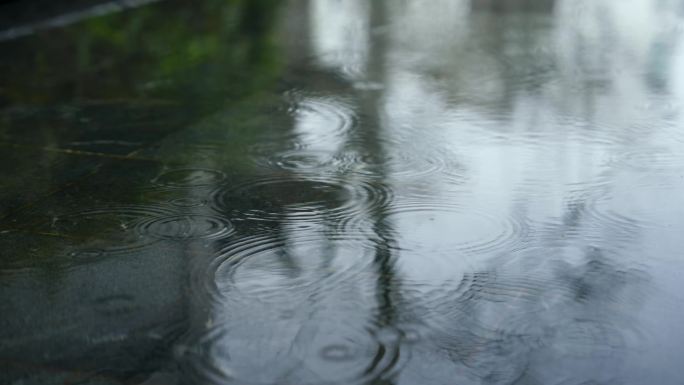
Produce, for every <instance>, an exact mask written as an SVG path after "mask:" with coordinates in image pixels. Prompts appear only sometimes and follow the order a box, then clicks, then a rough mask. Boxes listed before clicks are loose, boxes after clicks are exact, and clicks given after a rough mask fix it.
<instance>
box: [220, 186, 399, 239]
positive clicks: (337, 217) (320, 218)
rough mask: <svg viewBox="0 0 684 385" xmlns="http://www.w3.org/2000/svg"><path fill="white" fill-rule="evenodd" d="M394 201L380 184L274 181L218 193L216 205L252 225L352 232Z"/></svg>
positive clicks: (222, 210)
mask: <svg viewBox="0 0 684 385" xmlns="http://www.w3.org/2000/svg"><path fill="white" fill-rule="evenodd" d="M391 200H392V194H391V192H390V191H389V190H388V189H387V188H386V187H385V186H384V185H383V184H381V183H373V182H371V181H368V180H363V179H352V178H350V179H349V180H343V179H340V178H320V177H319V178H307V179H292V178H284V177H278V178H271V179H264V180H258V181H255V182H252V183H248V184H245V185H242V186H238V187H236V188H233V189H223V188H222V189H219V190H218V191H216V193H215V194H214V195H213V203H214V205H215V207H216V209H217V210H218V211H219V212H223V213H229V214H230V217H231V218H242V219H248V220H251V221H261V222H264V221H266V222H281V221H283V220H287V221H288V222H289V223H297V222H302V223H305V222H306V223H317V224H330V223H331V221H339V222H341V223H342V225H341V226H342V228H352V227H353V224H354V223H356V222H358V221H360V220H361V219H362V218H364V217H365V216H366V215H367V214H368V212H369V211H372V210H374V209H376V208H377V207H383V206H385V205H387V204H388V203H389V202H390V201H391Z"/></svg>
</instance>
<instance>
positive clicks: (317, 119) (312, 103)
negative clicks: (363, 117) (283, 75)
mask: <svg viewBox="0 0 684 385" xmlns="http://www.w3.org/2000/svg"><path fill="white" fill-rule="evenodd" d="M291 98H292V99H294V100H293V106H292V107H291V108H290V109H289V111H290V113H291V114H292V116H293V118H294V126H293V128H292V129H291V131H288V132H287V133H285V134H284V135H282V136H279V137H276V138H274V137H269V138H267V139H266V138H265V140H264V141H262V142H260V143H259V144H258V145H256V146H254V147H252V148H251V152H252V153H253V154H255V155H256V156H257V158H261V157H267V158H268V157H270V156H271V154H272V153H273V152H274V151H278V150H281V151H282V150H283V149H285V150H286V151H289V150H302V149H308V150H314V151H328V152H329V151H334V150H336V149H337V148H338V147H339V146H340V145H341V144H342V143H343V142H344V139H345V138H346V137H348V135H349V132H350V130H351V129H352V128H353V127H354V125H355V120H356V118H355V113H354V110H353V109H352V108H351V106H350V105H348V104H347V103H346V102H345V101H343V100H342V99H340V98H334V97H311V96H302V95H298V94H296V93H293V95H292V96H291Z"/></svg>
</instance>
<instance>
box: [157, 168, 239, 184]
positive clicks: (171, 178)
mask: <svg viewBox="0 0 684 385" xmlns="http://www.w3.org/2000/svg"><path fill="white" fill-rule="evenodd" d="M225 177H226V176H225V174H224V173H223V172H221V171H219V170H213V169H207V168H182V169H175V170H168V171H166V172H164V173H162V174H161V175H159V176H157V177H156V178H154V179H153V180H152V183H154V184H157V185H161V186H166V187H176V188H189V187H204V186H215V185H216V184H218V183H220V182H221V181H223V180H224V179H225Z"/></svg>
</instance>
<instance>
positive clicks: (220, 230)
mask: <svg viewBox="0 0 684 385" xmlns="http://www.w3.org/2000/svg"><path fill="white" fill-rule="evenodd" d="M139 229H140V232H141V233H142V234H145V235H150V236H152V237H156V238H161V239H167V240H188V239H200V238H201V239H215V238H223V237H227V236H229V235H230V234H232V233H233V231H234V230H235V228H234V227H233V225H232V224H231V223H230V221H228V220H227V219H224V218H221V217H218V216H210V215H199V214H189V215H172V216H166V217H159V218H151V219H148V220H146V221H144V222H143V223H141V224H140V226H139Z"/></svg>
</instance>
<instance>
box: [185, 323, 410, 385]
mask: <svg viewBox="0 0 684 385" xmlns="http://www.w3.org/2000/svg"><path fill="white" fill-rule="evenodd" d="M323 321H325V322H323ZM399 341H400V336H399V333H398V332H397V331H396V330H394V329H391V328H382V327H377V326H374V325H372V324H368V323H361V324H351V323H347V322H342V321H331V320H319V321H315V320H309V321H303V323H298V322H291V321H282V320H258V321H254V322H247V323H245V322H242V323H235V324H233V323H231V324H229V325H221V326H220V327H216V328H214V329H211V330H210V331H209V332H207V333H205V334H204V335H203V336H201V338H199V341H198V343H196V344H194V346H193V348H191V349H188V350H185V351H182V352H181V353H182V356H181V358H182V362H183V364H184V365H185V367H186V371H187V372H189V373H191V374H192V375H194V376H195V377H196V378H197V379H198V380H201V382H203V383H204V382H207V381H208V382H211V383H216V384H222V383H225V382H226V381H231V382H236V383H240V384H254V385H257V384H258V385H276V384H282V383H287V384H300V385H323V384H345V385H346V384H366V383H368V382H369V381H373V380H378V379H382V378H386V377H388V376H389V375H391V373H392V372H393V371H394V370H397V369H398V368H399V366H400V365H401V363H402V360H401V354H400V349H399Z"/></svg>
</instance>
